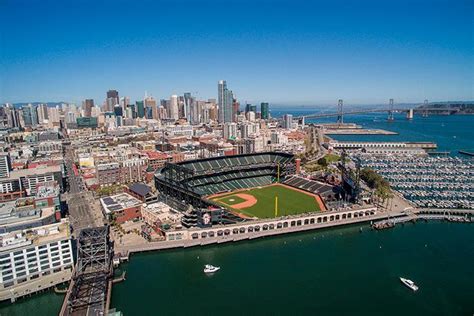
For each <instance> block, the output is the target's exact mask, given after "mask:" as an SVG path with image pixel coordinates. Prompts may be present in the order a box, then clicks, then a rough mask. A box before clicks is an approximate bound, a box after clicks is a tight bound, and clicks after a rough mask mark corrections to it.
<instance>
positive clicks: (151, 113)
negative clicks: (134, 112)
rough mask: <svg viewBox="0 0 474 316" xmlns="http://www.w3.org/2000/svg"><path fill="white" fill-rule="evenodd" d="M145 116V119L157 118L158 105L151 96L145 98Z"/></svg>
mask: <svg viewBox="0 0 474 316" xmlns="http://www.w3.org/2000/svg"><path fill="white" fill-rule="evenodd" d="M145 116H146V118H147V119H155V120H156V119H158V106H157V104H156V100H155V98H153V97H152V96H149V97H146V98H145Z"/></svg>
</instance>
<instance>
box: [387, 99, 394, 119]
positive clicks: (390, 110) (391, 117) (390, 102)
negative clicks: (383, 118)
mask: <svg viewBox="0 0 474 316" xmlns="http://www.w3.org/2000/svg"><path fill="white" fill-rule="evenodd" d="M387 120H388V121H389V122H393V121H394V118H393V99H390V100H388V118H387Z"/></svg>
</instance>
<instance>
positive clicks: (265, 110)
mask: <svg viewBox="0 0 474 316" xmlns="http://www.w3.org/2000/svg"><path fill="white" fill-rule="evenodd" d="M260 112H261V114H262V119H264V120H268V119H269V118H270V116H269V107H268V103H267V102H262V103H260Z"/></svg>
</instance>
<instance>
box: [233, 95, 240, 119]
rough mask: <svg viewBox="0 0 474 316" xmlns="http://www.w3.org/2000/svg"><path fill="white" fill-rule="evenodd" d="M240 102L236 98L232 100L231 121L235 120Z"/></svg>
mask: <svg viewBox="0 0 474 316" xmlns="http://www.w3.org/2000/svg"><path fill="white" fill-rule="evenodd" d="M239 108H240V103H239V101H237V99H234V100H232V122H237V115H238V114H239Z"/></svg>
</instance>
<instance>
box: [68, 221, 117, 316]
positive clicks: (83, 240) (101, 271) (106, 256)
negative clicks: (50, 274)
mask: <svg viewBox="0 0 474 316" xmlns="http://www.w3.org/2000/svg"><path fill="white" fill-rule="evenodd" d="M109 234H110V229H109V226H102V227H94V228H85V229H83V230H81V232H80V234H79V237H78V239H77V263H76V266H75V269H74V275H73V278H72V280H71V282H70V284H69V287H68V290H67V293H66V297H65V298H64V302H63V305H62V307H61V311H60V313H59V315H60V316H73V315H86V316H89V315H90V316H92V315H94V316H95V315H105V314H106V312H107V311H108V310H109V304H110V295H111V292H112V278H113V265H112V258H113V244H112V242H111V241H110V235H109Z"/></svg>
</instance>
